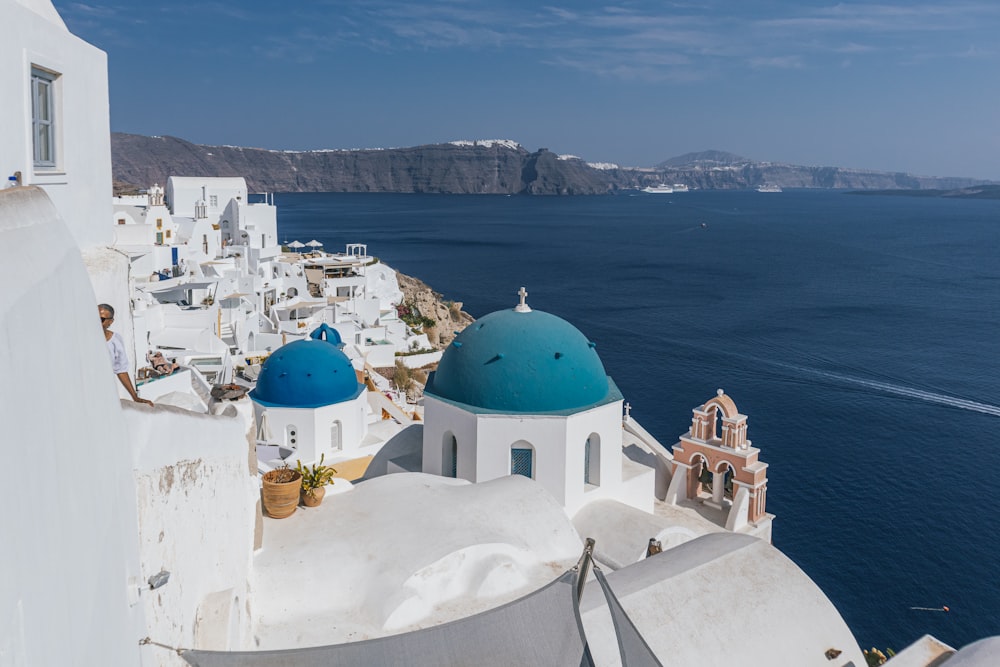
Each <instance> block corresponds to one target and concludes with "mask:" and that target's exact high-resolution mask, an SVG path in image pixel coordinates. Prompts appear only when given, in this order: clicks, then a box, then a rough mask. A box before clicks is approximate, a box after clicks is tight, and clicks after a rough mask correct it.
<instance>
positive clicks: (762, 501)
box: [666, 389, 767, 531]
mask: <svg viewBox="0 0 1000 667" xmlns="http://www.w3.org/2000/svg"><path fill="white" fill-rule="evenodd" d="M691 412H692V416H691V430H689V431H688V432H687V433H685V434H683V435H682V436H681V437H680V440H679V441H678V442H677V444H675V445H674V447H673V452H674V472H673V475H672V477H671V479H670V488H669V490H668V491H667V498H666V500H667V502H669V503H671V504H673V505H676V504H678V503H680V502H681V501H685V500H690V501H695V502H701V503H703V504H705V505H708V506H711V507H714V508H716V509H719V510H722V511H724V512H725V513H726V515H725V516H726V522H725V527H726V529H727V530H732V531H736V530H740V529H741V528H743V527H745V526H747V525H748V524H754V525H756V524H757V523H758V522H760V521H762V520H763V519H766V518H767V512H766V510H765V506H766V502H767V464H766V463H763V462H762V461H760V460H758V455H759V454H760V450H759V449H757V448H756V447H753V446H752V443H751V441H750V440H748V439H747V416H746V415H744V414H740V413H739V411H738V410H737V409H736V404H735V403H733V399H731V398H730V397H729V396H727V395H726V393H725V392H724V391H722V390H721V389H719V390H718V392H716V395H715V396H714V397H713V398H711V399H710V400H708V401H706V402H705V403H704V404H702V405H699V406H698V407H696V408H694V409H693V410H692V411H691Z"/></svg>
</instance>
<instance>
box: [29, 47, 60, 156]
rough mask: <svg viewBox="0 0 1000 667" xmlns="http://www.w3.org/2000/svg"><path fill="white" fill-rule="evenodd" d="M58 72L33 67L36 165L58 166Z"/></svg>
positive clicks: (33, 141) (32, 89) (33, 130)
mask: <svg viewBox="0 0 1000 667" xmlns="http://www.w3.org/2000/svg"><path fill="white" fill-rule="evenodd" d="M58 76H59V75H58V74H55V73H54V72H49V71H46V70H43V69H38V68H37V67H32V68H31V133H32V135H31V141H32V144H33V145H34V160H35V166H36V167H55V166H56V126H55V111H56V106H55V82H56V79H57V78H58Z"/></svg>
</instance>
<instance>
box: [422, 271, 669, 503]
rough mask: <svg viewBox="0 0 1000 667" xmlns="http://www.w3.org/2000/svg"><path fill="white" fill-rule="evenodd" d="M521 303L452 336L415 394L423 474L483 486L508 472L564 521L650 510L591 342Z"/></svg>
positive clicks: (617, 404) (646, 480)
mask: <svg viewBox="0 0 1000 667" xmlns="http://www.w3.org/2000/svg"><path fill="white" fill-rule="evenodd" d="M519 295H520V303H518V304H517V305H516V306H515V307H514V308H512V309H509V310H501V311H497V312H494V313H490V314H489V315H486V316H484V317H482V318H480V319H479V320H477V321H476V322H475V323H473V324H472V325H470V326H469V327H467V328H466V329H465V330H463V331H462V332H461V333H459V334H458V335H457V336H456V337H455V340H454V341H452V343H451V344H450V345H449V346H448V348H447V349H446V350H445V352H444V354H443V356H442V358H441V361H440V363H439V364H438V369H437V371H436V372H434V373H432V374H431V376H430V377H429V378H428V380H427V386H426V388H425V390H424V429H423V471H424V472H426V473H432V474H436V475H443V476H446V477H455V478H461V479H466V480H468V481H471V482H484V481H488V480H491V479H496V478H498V477H504V476H506V475H510V474H521V475H524V476H526V477H530V478H532V479H534V480H536V481H538V482H540V483H541V484H542V485H543V486H545V487H546V489H548V491H549V492H550V493H552V495H553V496H555V497H556V499H557V500H559V501H560V502H561V503H562V504H563V506H564V507H566V509H567V512H569V513H570V515H572V514H574V513H575V512H576V510H578V509H579V508H580V507H582V506H583V505H585V504H588V503H590V502H592V501H595V500H600V499H614V500H618V501H620V502H624V503H625V504H628V505H632V506H635V507H637V508H639V509H644V510H647V511H649V510H651V505H652V498H653V486H654V483H655V480H654V475H653V471H652V470H650V469H648V468H646V467H644V466H637V465H635V464H634V463H632V462H631V461H629V460H628V459H627V458H626V457H625V456H623V453H622V403H623V401H622V394H621V392H620V391H619V390H618V387H617V386H616V385H615V383H614V381H613V380H612V379H611V378H610V377H609V376H608V374H607V372H606V371H605V369H604V364H603V363H602V362H601V358H600V356H599V355H598V353H597V346H596V344H595V343H594V342H593V341H591V340H589V339H588V338H587V337H586V336H585V335H584V334H583V333H582V332H581V331H580V330H579V329H577V328H576V327H574V326H573V325H572V324H570V323H569V322H567V321H566V320H564V319H562V318H560V317H557V316H555V315H552V314H550V313H545V312H542V311H538V310H533V309H532V308H530V307H529V306H528V305H527V302H526V297H527V292H526V291H525V290H524V288H521V291H520V292H519Z"/></svg>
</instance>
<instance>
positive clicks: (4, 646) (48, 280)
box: [0, 2, 145, 665]
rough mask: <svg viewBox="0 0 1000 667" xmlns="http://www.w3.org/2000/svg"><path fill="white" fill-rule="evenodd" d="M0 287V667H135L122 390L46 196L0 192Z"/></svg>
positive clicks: (132, 545)
mask: <svg viewBox="0 0 1000 667" xmlns="http://www.w3.org/2000/svg"><path fill="white" fill-rule="evenodd" d="M9 4H10V3H9V2H4V3H3V4H2V5H0V7H2V10H3V13H4V14H6V13H7V12H8V11H9V10H10V8H9V6H8V5H9ZM7 28H8V26H7V25H6V24H4V22H2V21H0V33H2V32H3V31H5V30H7ZM0 42H2V39H0ZM2 48H3V47H0V49H2ZM0 106H2V105H0ZM108 219H109V218H107V217H106V218H105V221H104V223H105V225H107V221H108ZM0 285H3V289H2V290H0V422H2V423H3V425H4V432H3V444H4V449H5V451H6V452H7V453H8V455H9V456H8V463H10V462H12V461H14V460H17V461H22V462H24V464H22V465H20V466H16V472H12V471H13V469H11V468H10V467H9V466H8V474H5V475H4V481H3V483H2V484H0V506H3V507H4V508H5V510H4V512H3V518H2V519H0V524H2V526H3V529H2V534H3V544H4V546H3V548H2V549H0V571H3V572H4V575H3V576H2V577H0V656H2V660H3V661H4V664H12V665H138V664H140V649H139V645H138V640H139V639H140V638H141V637H142V636H144V627H143V625H144V624H143V619H142V608H141V606H140V605H138V604H136V602H137V596H136V593H137V591H138V588H139V582H140V581H142V580H143V574H144V572H143V571H142V570H141V569H140V567H139V553H138V546H137V545H138V543H137V538H136V505H135V494H134V491H133V485H132V472H131V469H132V465H131V454H130V451H129V440H128V435H127V433H126V429H125V423H124V421H123V419H122V416H121V414H122V407H121V404H120V403H119V400H118V389H117V386H118V384H119V383H118V380H117V379H116V378H115V376H114V374H113V373H112V371H111V362H110V359H109V357H108V352H107V345H106V343H105V341H104V336H103V334H102V333H101V325H100V321H99V319H98V317H97V315H96V307H95V305H96V303H97V301H96V297H95V295H94V292H93V290H92V289H91V283H90V281H89V280H88V279H87V273H86V271H85V269H84V265H83V262H82V261H81V259H80V254H79V250H78V249H77V247H76V245H75V243H74V241H73V238H72V237H71V236H70V234H69V233H68V231H67V228H66V225H65V224H63V223H62V222H61V221H60V220H59V218H58V213H57V211H56V208H55V207H54V205H53V204H52V203H51V202H50V201H49V199H48V197H46V195H45V193H44V192H42V191H41V190H39V189H36V188H22V189H19V190H10V191H6V192H0ZM43 305H44V307H45V308H46V312H56V313H58V314H59V321H58V326H54V325H52V324H51V323H43V322H42V321H41V320H40V319H39V317H38V315H39V313H40V312H41V311H40V310H39V309H40V308H41V307H42V306H43ZM141 410H145V408H141ZM130 595H131V596H132V599H131V600H130Z"/></svg>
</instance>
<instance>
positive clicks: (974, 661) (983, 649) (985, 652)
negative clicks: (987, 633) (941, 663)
mask: <svg viewBox="0 0 1000 667" xmlns="http://www.w3.org/2000/svg"><path fill="white" fill-rule="evenodd" d="M998 660H1000V637H998V636H994V637H987V638H986V639H980V640H979V641H977V642H973V643H971V644H969V645H968V646H966V647H964V648H962V649H961V650H959V652H958V653H956V654H955V655H953V656H952V657H951V658H949V659H948V660H947V661H946V662H945V667H994V666H995V665H996V664H997V661H998Z"/></svg>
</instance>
